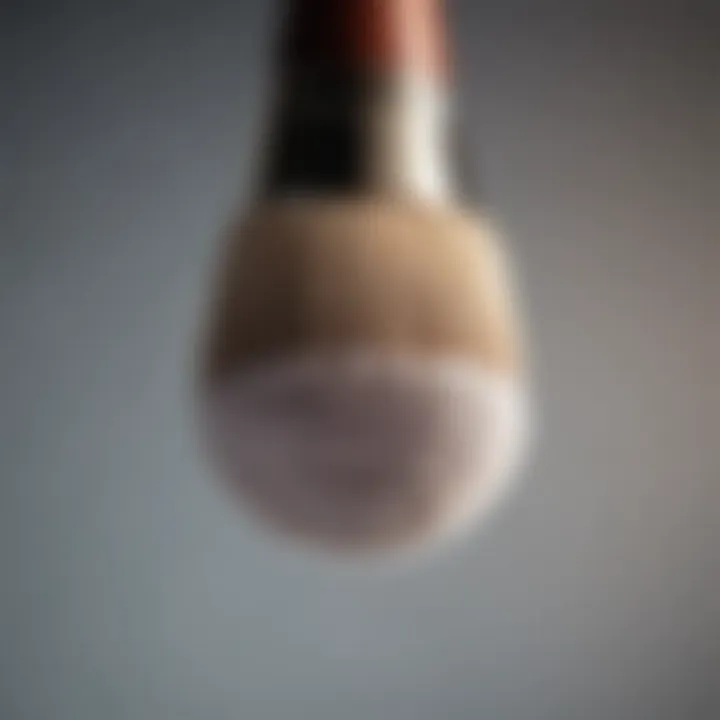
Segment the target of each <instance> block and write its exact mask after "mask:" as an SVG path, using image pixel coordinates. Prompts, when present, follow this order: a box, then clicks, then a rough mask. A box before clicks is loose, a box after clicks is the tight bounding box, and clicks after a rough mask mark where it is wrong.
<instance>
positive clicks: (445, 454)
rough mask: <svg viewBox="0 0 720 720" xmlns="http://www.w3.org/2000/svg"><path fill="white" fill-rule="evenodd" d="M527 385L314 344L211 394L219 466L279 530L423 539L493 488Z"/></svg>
mask: <svg viewBox="0 0 720 720" xmlns="http://www.w3.org/2000/svg"><path fill="white" fill-rule="evenodd" d="M524 403H525V401H524V397H523V393H522V389H521V387H520V386H519V384H518V383H517V382H516V381H515V380H514V379H512V378H508V377H502V376H499V375H496V374H492V373H487V372H484V371H483V370H482V368H481V367H480V366H479V365H477V364H476V363H472V362H467V361H463V360H461V359H456V358H442V357H437V358H425V359H420V358H413V357H408V356H391V355H377V354H372V353H364V352H362V351H361V350H358V351H355V352H348V353H345V354H342V355H327V356H323V355H315V356H307V357H303V358H295V359H290V360H287V361H285V362H278V363H276V364H273V365H270V366H268V367H267V368H265V369H261V370H257V371H254V372H251V373H248V374H243V375H238V376H237V377H235V378H232V377H230V378H228V379H227V380H225V381H224V382H223V383H221V384H219V385H217V386H216V387H214V388H213V390H212V391H211V392H210V393H209V394H208V395H207V396H206V404H205V411H206V413H207V423H208V427H209V429H210V435H209V440H210V444H211V448H212V450H213V453H214V455H215V457H216V458H218V462H219V463H220V470H221V471H222V473H223V474H224V475H225V476H226V477H228V478H229V479H230V480H231V481H232V483H233V485H234V486H235V487H236V488H237V489H238V490H240V491H241V496H242V497H243V498H244V499H245V500H246V501H247V502H248V504H249V506H250V507H251V508H253V509H255V510H256V511H257V512H258V513H259V514H260V516H262V517H263V518H265V519H267V520H269V521H270V522H271V523H272V524H273V525H275V526H276V527H278V528H280V529H281V530H283V531H285V532H287V533H289V534H291V535H293V536H298V537H301V538H304V539H305V540H309V541H314V542H319V543H322V544H324V545H327V546H330V547H336V548H342V549H348V550H375V549H378V550H385V549H388V548H407V547H408V546H417V545H425V544H426V543H427V542H428V541H434V540H439V539H441V538H444V537H447V536H451V535H454V534H456V533H458V532H460V531H463V530H465V529H466V528H467V526H468V524H469V522H470V521H471V520H474V519H477V518H479V517H482V516H483V515H484V514H485V513H487V512H488V511H489V510H490V509H492V507H493V506H494V505H495V503H496V502H497V501H498V500H499V499H500V497H502V494H503V491H504V490H505V489H506V488H507V487H508V485H509V483H510V481H511V479H512V473H511V471H512V469H513V467H512V466H513V463H514V461H515V459H516V458H517V453H518V450H519V449H520V448H521V447H522V445H523V443H524V439H525V436H526V424H527V415H526V408H525V404H524Z"/></svg>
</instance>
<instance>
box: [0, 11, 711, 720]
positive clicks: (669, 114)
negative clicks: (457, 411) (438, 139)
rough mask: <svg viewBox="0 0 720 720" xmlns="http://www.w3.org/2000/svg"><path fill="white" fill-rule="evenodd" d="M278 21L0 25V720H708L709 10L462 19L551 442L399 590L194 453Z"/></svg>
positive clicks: (35, 15)
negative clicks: (196, 349) (219, 483)
mask: <svg viewBox="0 0 720 720" xmlns="http://www.w3.org/2000/svg"><path fill="white" fill-rule="evenodd" d="M276 10H277V8H276V6H275V3H268V2H264V1H260V0H254V1H252V2H251V1H250V0H232V1H230V0H206V1H205V2H188V1H186V0H173V1H170V0H168V1H162V0H123V1H122V2H110V1H108V0H105V1H104V2H98V1H97V0H95V1H94V2H90V1H89V0H88V1H85V0H65V1H63V2H60V1H58V0H54V1H52V2H51V1H50V0H35V1H34V2H32V1H31V0H24V1H21V0H6V2H5V3H3V7H2V10H0V28H1V29H0V33H1V38H0V60H1V62H0V77H1V83H2V86H1V87H2V92H1V94H0V131H1V138H0V141H1V144H0V203H1V206H0V224H1V234H0V243H1V245H0V717H2V719H3V720H96V719H97V718H102V719H103V720H125V719H128V720H129V719H131V718H132V720H165V719H167V720H170V719H172V720H178V719H179V718H203V720H225V719H229V718H242V719H243V720H281V719H284V718H293V719H296V718H308V719H310V718H312V719H313V720H339V719H341V720H361V719H362V720H366V719H367V718H378V719H380V718H382V719H387V720H436V719H437V718H452V719H453V720H478V719H481V718H482V719H485V718H487V719H488V720H504V719H507V720H510V719H512V720H540V719H544V718H547V719H548V720H550V719H552V720H606V719H607V718H613V720H644V719H647V720H678V719H679V718H682V719H683V720H713V719H714V718H717V717H720V684H719V683H718V679H719V676H720V600H719V597H720V282H719V281H718V278H719V277H720V238H719V237H718V231H719V230H720V201H719V199H718V198H719V193H720V138H719V128H720V90H719V89H718V87H719V84H718V83H719V79H720V43H718V27H720V19H719V17H718V15H719V11H718V9H717V4H716V3H714V2H711V1H710V0H707V1H706V2H700V1H694V0H676V1H674V2H670V0H664V1H663V0H657V1H656V2H637V1H633V0H603V1H601V0H584V1H583V2H576V1H574V0H566V1H561V0H540V1H533V2H530V1H529V0H527V1H523V0H487V1H486V2H475V1H474V0H473V1H471V0H467V1H466V2H461V1H458V2H455V3H452V4H451V11H452V18H453V22H452V24H453V28H454V33H455V37H456V40H457V44H458V47H457V55H458V61H459V69H460V82H461V92H462V93H463V100H464V106H463V107H464V111H465V112H466V113H467V124H468V125H469V126H470V128H471V129H472V130H473V133H472V135H473V142H474V143H475V147H476V151H477V160H478V162H479V163H480V167H481V169H482V172H483V178H484V182H483V185H484V187H485V192H486V194H487V199H488V201H489V202H490V204H491V205H492V207H493V209H494V211H495V212H496V214H498V215H499V216H500V217H501V218H502V219H503V222H504V226H505V228H506V230H507V232H508V234H509V235H510V237H511V238H512V241H511V243H512V248H513V250H514V252H515V253H516V256H517V260H518V264H519V269H520V274H521V279H522V285H523V296H524V299H525V304H526V307H527V310H528V314H529V322H530V327H531V331H532V339H533V341H534V355H535V365H536V367H535V372H536V376H537V388H538V401H539V404H540V408H541V412H542V425H541V433H540V437H539V442H538V447H537V451H536V453H535V456H534V458H533V461H532V463H531V465H530V467H529V468H528V471H527V473H526V475H525V478H524V485H523V487H522V489H521V491H520V492H519V493H517V494H516V495H515V497H514V498H513V499H512V501H511V502H509V503H508V504H506V506H505V507H504V508H503V511H502V512H500V513H497V514H496V515H495V516H494V518H493V519H492V521H491V522H490V523H489V524H488V525H487V526H486V527H485V528H484V529H483V530H482V531H480V532H479V533H477V534H476V535H475V536H474V537H473V538H472V539H471V541H470V542H468V543H466V544H465V545H463V546H461V547H459V548H457V550H455V551H454V552H451V553H448V554H445V555H444V556H441V557H439V558H437V559H436V560H434V561H433V562H432V563H430V564H428V565H427V566H425V567H424V568H421V569H416V570H414V571H406V572H402V573H399V574H393V573H389V572H387V571H385V570H376V571H358V570H348V569H343V568H342V566H338V565H337V564H334V563H332V562H329V561H319V560H314V559H312V557H308V556H304V555H303V556H296V555H294V554H293V553H292V552H289V551H287V550H286V549H283V548H282V547H280V546H277V545H276V544H275V543H274V542H272V540H270V539H269V538H268V537H267V536H264V535H262V534H258V533H257V532H256V529H255V528H254V526H252V524H251V523H249V522H248V521H247V519H246V518H245V516H244V515H242V514H241V513H240V514H239V513H237V512H236V510H235V508H232V507H231V506H230V505H229V504H228V502H227V500H226V497H225V496H224V495H223V493H222V492H220V491H219V490H218V488H217V487H216V486H215V485H214V484H213V482H212V481H211V480H210V478H209V476H208V473H207V470H206V468H205V466H204V465H203V463H202V462H201V459H200V458H199V456H198V453H197V451H196V446H195V444H194V434H193V430H194V428H193V417H192V413H191V412H190V409H191V403H190V391H189V371H190V368H191V360H192V348H193V338H194V333H195V329H196V327H197V323H198V318H199V315H200V313H201V310H202V308H203V307H204V303H205V300H206V295H205V293H206V290H207V284H208V273H209V271H210V270H211V268H212V267H213V264H214V261H215V258H216V253H217V251H218V245H217V243H216V240H215V239H216V237H217V234H218V232H219V230H220V228H221V226H222V224H223V223H224V221H225V219H226V218H227V216H228V213H229V212H230V210H231V208H232V206H233V203H234V202H235V201H236V200H237V199H238V198H241V197H243V194H247V193H249V192H250V189H251V183H252V180H253V169H254V167H255V161H256V160H257V148H258V138H259V137H260V134H259V133H260V131H261V129H262V125H263V122H264V114H263V109H264V106H265V103H266V101H267V100H268V95H269V93H268V89H269V88H268V85H267V80H268V76H267V65H266V61H267V54H268V46H267V41H268V40H269V39H270V38H271V37H272V33H273V30H274V27H275V19H276V12H275V11H276Z"/></svg>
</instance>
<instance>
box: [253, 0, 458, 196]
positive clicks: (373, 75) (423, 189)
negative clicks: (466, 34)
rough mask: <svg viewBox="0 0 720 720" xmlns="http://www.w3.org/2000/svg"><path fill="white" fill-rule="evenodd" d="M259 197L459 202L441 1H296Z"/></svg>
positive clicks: (283, 45) (284, 37) (282, 53)
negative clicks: (370, 197) (372, 197)
mask: <svg viewBox="0 0 720 720" xmlns="http://www.w3.org/2000/svg"><path fill="white" fill-rule="evenodd" d="M287 10H288V13H287V15H286V17H285V22H284V25H283V29H282V33H281V39H280V43H279V47H278V52H277V58H276V59H277V77H278V93H277V103H276V105H275V107H274V108H273V110H274V112H273V116H272V122H271V124H270V132H269V137H268V140H269V145H270V147H269V157H268V160H267V163H266V166H265V178H264V182H263V183H262V194H263V195H264V196H266V197H267V196H270V197H277V196H287V195H303V194H318V193H320V194H323V195H328V194H336V195H337V194H340V195H358V194H363V195H367V194H371V195H373V194H374V195H380V196H383V197H388V196H397V197H401V198H408V197H409V198H414V199H422V200H433V201H452V200H454V199H455V198H456V197H457V196H458V194H464V190H465V188H464V187H463V186H464V185H465V183H466V178H465V177H464V176H463V175H462V173H460V177H456V175H457V174H458V170H460V169H464V168H465V166H466V158H464V157H462V150H461V147H460V145H459V143H458V134H459V131H458V128H457V127H456V126H455V124H454V123H455V118H454V117H453V112H452V111H453V107H454V103H453V101H452V100H453V99H452V97H451V86H450V81H449V75H450V73H449V61H448V43H447V35H448V33H447V29H446V26H445V22H444V13H443V9H442V2H441V1H440V0H294V1H292V2H290V3H289V5H288V7H287Z"/></svg>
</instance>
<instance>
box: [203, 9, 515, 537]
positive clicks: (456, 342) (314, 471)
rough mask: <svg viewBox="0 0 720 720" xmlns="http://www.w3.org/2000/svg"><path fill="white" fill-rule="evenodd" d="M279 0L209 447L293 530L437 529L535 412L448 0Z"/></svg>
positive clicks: (507, 466) (224, 472)
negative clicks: (469, 150) (260, 152)
mask: <svg viewBox="0 0 720 720" xmlns="http://www.w3.org/2000/svg"><path fill="white" fill-rule="evenodd" d="M287 10H288V12H287V15H286V17H285V18H284V23H283V32H282V35H281V41H280V43H279V52H278V54H277V60H278V62H277V69H276V76H277V79H278V82H277V89H278V90H279V92H278V94H277V100H276V103H275V105H274V107H273V108H272V114H271V122H270V123H269V126H268V135H267V138H266V139H267V141H268V146H267V156H266V160H265V161H264V167H263V173H262V177H261V179H260V183H259V192H258V194H257V196H256V197H254V198H252V199H251V201H250V202H249V203H248V204H246V206H245V207H244V209H243V211H242V212H241V214H240V216H239V219H238V220H237V221H236V222H235V223H234V224H233V226H232V230H231V232H230V233H229V236H228V238H227V240H226V249H225V253H224V255H223V258H222V262H221V268H220V273H219V277H218V278H217V294H216V296H215V299H214V302H213V304H212V308H211V319H210V322H209V328H208V330H209V332H208V337H207V341H206V344H205V346H204V355H203V365H202V376H201V405H202V411H203V417H204V421H205V437H206V440H207V444H208V448H209V450H210V453H211V458H212V461H213V463H214V465H215V467H216V469H217V471H218V472H219V474H220V475H221V476H222V477H223V478H224V479H225V481H226V482H227V483H228V484H229V485H230V487H231V488H233V489H234V490H235V491H237V493H238V495H239V496H240V497H241V498H242V499H243V500H244V502H245V503H246V504H247V505H248V507H250V508H252V509H253V510H254V511H255V512H256V513H257V514H258V515H259V516H260V517H262V518H264V519H265V520H266V521H267V522H268V523H270V524H271V525H273V526H274V527H276V528H277V529H278V530H280V531H282V532H284V533H288V534H290V535H291V536H293V537H297V538H299V539H302V540H304V541H310V542H314V543H317V544H320V545H324V546H327V547H331V548H337V549H342V550H354V551H365V550H378V551H380V550H383V551H389V550H396V549H400V548H411V547H417V546H420V545H426V544H428V543H430V544H433V543H435V542H437V541H439V540H441V539H443V538H445V537H448V536H450V535H453V534H455V533H457V532H458V531H459V530H461V529H466V528H469V527H472V521H474V520H477V519H479V518H481V517H483V516H484V515H485V514H486V513H487V512H488V511H489V510H490V509H491V508H493V507H494V506H495V504H496V503H497V501H498V499H499V498H500V497H501V496H502V495H503V491H504V490H505V489H506V488H507V487H508V486H509V484H510V481H511V480H512V478H513V476H514V471H515V469H516V466H517V463H518V460H519V459H520V457H521V454H522V450H523V447H524V438H525V430H526V424H527V422H526V397H525V395H526V393H525V387H524V386H525V383H524V362H523V357H522V348H521V341H520V334H519V331H518V322H517V318H516V310H515V303H514V298H513V291H512V282H511V277H510V273H509V270H508V268H507V266H506V265H507V263H506V256H505V251H504V248H503V246H502V243H501V241H500V239H499V238H498V237H497V236H496V235H495V233H494V232H493V230H492V228H491V225H490V223H489V222H488V220H487V219H486V217H485V216H484V215H483V214H482V212H480V211H479V210H473V209H472V204H471V202H470V198H469V197H468V196H467V194H466V186H464V185H463V183H462V178H461V176H460V173H459V168H460V167H461V164H462V163H461V158H459V157H458V153H457V143H456V142H455V140H456V138H457V135H456V132H457V131H456V128H455V119H454V117H453V114H452V111H453V108H454V103H453V102H452V98H451V88H452V83H451V80H450V72H449V61H448V53H447V44H446V41H447V31H446V28H445V27H444V24H443V23H444V16H443V7H442V2H441V1H440V0H293V1H291V2H289V3H288V6H287Z"/></svg>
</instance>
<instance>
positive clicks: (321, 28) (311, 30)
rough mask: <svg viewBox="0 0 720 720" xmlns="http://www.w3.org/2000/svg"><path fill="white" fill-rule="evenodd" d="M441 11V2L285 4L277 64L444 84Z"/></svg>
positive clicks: (316, 0) (308, 0) (312, 0)
mask: <svg viewBox="0 0 720 720" xmlns="http://www.w3.org/2000/svg"><path fill="white" fill-rule="evenodd" d="M442 5H443V3H442V0H290V2H289V3H288V6H287V7H288V15H287V17H286V24H285V28H284V33H283V37H282V40H281V47H280V56H281V64H282V65H283V66H284V67H286V68H298V67H307V66H310V67H313V68H318V66H322V65H325V66H341V67H344V68H346V69H349V70H357V71H360V72H363V71H369V72H375V73H396V72H405V71H410V72H418V73H422V74H425V75H429V76H432V77H434V78H444V77H446V75H447V73H448V65H449V62H448V47H447V28H446V25H445V18H444V11H443V7H442Z"/></svg>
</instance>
